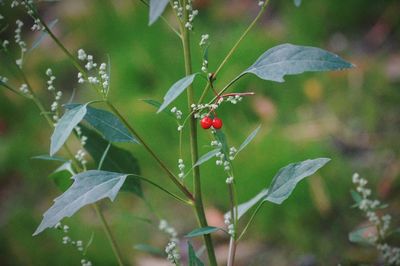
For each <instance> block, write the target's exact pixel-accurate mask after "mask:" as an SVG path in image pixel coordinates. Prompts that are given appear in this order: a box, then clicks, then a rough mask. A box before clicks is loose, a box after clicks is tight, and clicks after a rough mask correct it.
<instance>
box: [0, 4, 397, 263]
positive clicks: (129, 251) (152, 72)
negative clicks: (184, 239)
mask: <svg viewBox="0 0 400 266" xmlns="http://www.w3.org/2000/svg"><path fill="white" fill-rule="evenodd" d="M196 2H197V4H198V6H199V9H200V15H199V17H198V18H197V19H196V21H195V31H194V34H193V37H192V40H193V42H192V43H193V45H192V51H193V62H194V63H193V67H194V70H195V71H200V68H201V52H200V48H199V46H198V42H199V40H200V36H201V34H204V33H209V34H210V36H211V47H210V50H209V64H210V65H209V69H211V70H212V69H215V68H216V66H217V65H218V64H219V62H220V61H221V60H222V58H223V57H224V56H225V54H226V52H227V51H228V50H229V49H230V47H231V46H232V45H233V43H234V41H235V40H236V39H237V38H238V37H239V36H240V34H241V33H242V31H243V30H244V29H245V27H246V26H247V24H248V22H249V21H250V20H251V18H252V17H253V16H254V15H255V14H256V12H257V5H256V1H252V0H247V1H244V0H243V1H242V0H240V1H239V0H236V1H227V0H226V1H215V3H211V2H212V1H206V0H201V1H200V0H198V1H196ZM302 2H303V3H302V5H301V6H300V7H298V8H297V7H295V6H294V5H293V1H273V0H271V5H270V8H269V10H268V11H267V13H266V14H265V16H264V18H263V20H262V23H261V24H259V25H258V26H257V28H256V29H255V30H254V31H252V32H251V33H250V34H249V36H248V38H247V39H246V40H245V41H244V42H243V43H242V45H241V46H240V48H239V50H238V52H237V53H235V54H234V56H233V57H232V59H231V60H230V62H229V64H228V65H227V66H226V67H225V68H224V69H223V71H222V72H221V75H220V76H219V77H218V80H217V83H216V86H217V88H218V87H221V86H223V85H224V84H226V82H227V81H229V80H230V79H231V78H233V77H234V76H235V75H236V74H237V73H240V72H241V71H242V70H243V69H245V68H246V67H247V66H249V65H250V64H251V63H252V62H253V61H254V60H255V59H256V58H257V57H258V56H259V55H260V54H261V53H262V52H264V51H265V50H266V49H268V48H270V47H271V46H274V45H277V44H280V43H285V42H291V43H295V44H301V45H311V46H319V47H323V48H325V49H328V50H332V51H334V52H336V53H338V54H340V55H341V56H342V57H344V58H345V59H347V60H349V61H351V62H353V63H355V64H356V65H357V68H356V69H354V70H350V71H346V72H340V73H333V74H326V73H312V74H304V75H301V76H293V77H286V82H285V83H282V84H280V83H272V82H265V81H261V80H258V79H257V78H255V77H253V76H250V75H249V76H247V77H245V78H243V79H242V80H241V81H240V82H238V83H237V84H236V85H235V86H234V88H233V89H232V90H234V91H255V92H256V93H257V96H254V97H253V98H246V99H244V101H243V103H241V105H240V108H237V107H236V106H228V105H225V106H223V107H222V108H221V110H220V114H219V115H220V116H221V117H222V118H223V119H224V122H225V125H224V132H225V134H226V135H227V136H228V142H229V143H230V144H231V145H236V147H237V146H238V145H239V144H240V143H241V142H242V141H243V140H244V139H245V137H246V136H247V135H248V134H249V133H250V132H251V131H252V130H253V129H254V128H255V127H256V126H257V125H258V124H260V123H261V124H262V125H263V127H262V130H261V131H260V133H259V135H258V136H257V138H256V139H255V140H254V142H253V143H252V144H250V145H249V146H248V147H247V148H246V149H245V150H244V151H243V152H242V153H241V155H240V156H239V158H238V159H237V161H236V163H235V171H236V176H237V179H236V180H237V182H238V194H239V199H240V201H245V200H247V199H249V198H251V197H252V196H253V195H254V194H255V193H257V192H258V191H259V190H260V188H261V187H265V186H266V185H267V184H269V182H270V180H271V178H272V177H273V175H274V174H275V173H276V171H277V170H279V169H280V168H281V167H283V166H285V165H287V164H288V163H290V162H295V161H301V160H305V159H308V158H315V157H330V158H332V161H331V162H330V163H329V164H328V165H327V167H325V168H324V169H323V170H322V171H320V172H319V175H316V176H314V177H312V178H311V179H310V181H305V182H303V183H302V184H301V185H300V186H299V187H298V188H297V189H296V190H295V192H294V194H293V196H292V197H291V198H290V199H289V200H288V201H286V202H285V203H284V204H283V205H282V206H277V205H271V204H266V205H265V207H264V209H263V210H262V211H261V212H260V214H259V215H258V216H257V219H256V224H255V225H254V226H253V227H252V228H251V229H250V231H249V234H248V235H247V237H246V240H247V241H248V242H256V243H257V245H261V246H262V248H261V251H262V252H260V253H257V256H254V257H253V258H251V259H248V260H247V263H250V265H264V263H265V261H271V265H337V264H338V263H341V265H357V264H358V263H371V262H374V261H376V257H375V256H374V254H373V253H371V252H369V251H367V252H366V251H365V249H362V248H359V247H356V246H354V245H352V244H350V243H349V242H348V240H347V234H348V232H349V231H351V230H352V229H353V228H355V227H356V226H357V225H358V224H359V223H361V222H362V217H361V214H359V213H357V212H355V211H354V210H353V209H351V208H350V205H351V204H352V203H351V202H352V200H351V197H350V193H349V190H350V188H351V175H352V173H353V172H355V171H357V172H360V173H361V174H362V175H364V176H365V177H366V178H368V179H370V180H371V182H372V183H373V184H374V185H375V187H376V192H377V193H379V194H378V195H379V196H380V197H382V198H386V200H387V201H389V202H393V204H392V206H393V207H392V208H391V209H389V211H391V212H392V214H393V216H394V221H393V222H394V223H398V222H399V208H398V207H399V206H398V203H397V204H396V201H397V202H398V199H399V198H398V196H396V194H397V195H398V193H397V192H398V191H399V189H400V186H399V185H400V182H399V180H398V177H399V173H400V169H399V168H400V167H399V152H400V139H399V129H400V109H399V103H400V91H399V82H400V50H399V44H400V21H399V20H400V17H399V16H398V14H399V13H400V3H399V1H396V0H391V1H366V0H353V1H334V0H324V1H318V0H304V1H302ZM3 8H5V7H3V6H1V11H0V13H1V14H2V15H4V16H5V17H6V21H7V22H8V23H9V25H10V28H9V29H8V30H7V31H6V33H5V34H8V36H9V39H12V35H13V27H14V25H15V18H16V17H17V16H23V14H16V13H14V12H9V13H4V12H3ZM40 11H41V12H42V14H43V16H44V18H45V19H46V21H51V20H53V19H54V18H58V19H59V22H58V24H57V25H56V26H55V32H56V34H57V35H58V36H60V38H61V40H62V41H63V42H64V43H65V45H66V46H67V47H68V48H69V49H70V50H71V51H77V50H78V49H79V48H84V49H85V50H86V51H87V52H89V53H91V54H93V55H94V57H95V60H97V61H99V62H100V61H107V54H108V55H109V56H110V58H111V65H112V69H111V93H110V97H111V99H112V101H113V102H114V103H115V104H116V105H117V106H118V107H119V109H120V110H121V111H122V112H123V113H124V114H125V115H126V116H127V117H128V120H129V121H130V122H131V123H133V124H135V126H136V127H137V128H138V129H140V132H142V133H143V134H144V135H145V136H146V139H147V140H148V141H149V142H150V144H151V146H152V147H154V148H155V149H156V150H157V151H158V152H159V153H160V156H161V158H163V159H164V160H165V161H166V162H167V164H168V165H170V166H171V167H172V168H174V169H175V171H178V170H177V166H176V164H177V157H178V145H177V142H178V134H177V131H176V124H175V123H174V122H173V121H172V120H171V118H170V117H168V116H165V115H163V114H159V115H157V114H155V109H154V108H153V107H151V106H149V105H148V104H146V103H144V102H143V101H141V99H148V98H152V99H156V100H161V99H162V97H163V95H164V94H165V92H166V90H167V89H168V88H169V86H171V85H172V84H173V83H174V82H175V81H176V80H178V79H179V78H181V77H183V58H182V54H181V50H180V48H181V47H180V45H181V44H180V42H179V40H178V38H177V37H176V36H175V35H174V34H173V33H172V32H171V31H169V29H168V28H167V27H166V26H165V25H164V24H163V23H162V22H161V21H159V22H157V23H155V24H154V26H152V27H150V28H149V27H148V26H147V21H148V18H147V9H146V7H145V6H143V5H142V4H141V3H140V2H139V1H122V0H119V1H106V0H105V1H61V2H55V3H45V2H43V3H40ZM165 16H166V18H167V19H171V18H172V17H171V14H170V13H169V12H168V13H167V14H166V15H165ZM23 20H24V21H26V22H27V23H28V22H29V21H30V20H29V18H27V17H24V19H23ZM0 23H4V21H0ZM24 36H27V38H28V42H29V43H31V42H33V41H34V39H35V36H33V35H30V33H27V34H25V35H24ZM26 60H27V65H26V68H25V70H26V71H27V73H28V75H29V77H30V79H31V83H32V84H33V86H34V87H35V88H36V89H37V91H38V93H39V94H40V96H41V98H42V99H44V101H45V102H47V103H48V105H50V102H51V99H50V98H51V97H49V95H48V94H47V92H46V90H45V79H46V76H45V74H44V72H45V70H46V69H47V68H48V67H50V66H51V67H52V68H53V72H54V73H55V74H56V76H57V80H56V85H57V87H58V88H60V89H62V90H63V91H64V93H65V95H66V96H65V97H64V100H65V101H67V100H68V99H69V96H70V95H71V94H72V91H73V88H78V90H77V96H76V99H75V101H78V102H83V101H85V100H87V99H91V97H94V95H93V94H92V93H91V92H90V91H89V90H88V89H87V88H85V87H84V86H83V87H79V86H78V85H77V82H76V81H77V78H76V74H77V73H76V71H75V69H74V68H73V66H72V65H71V64H70V63H69V61H68V60H67V58H66V57H65V56H64V54H62V52H61V51H60V50H59V49H58V48H57V47H56V46H55V45H54V44H53V43H51V42H50V40H49V39H47V40H46V41H44V42H43V43H42V44H41V46H40V47H39V48H37V49H36V50H35V51H34V52H33V53H30V54H29V55H28V56H27V58H26ZM0 70H1V74H2V75H3V74H5V75H7V76H10V75H11V74H10V73H11V72H12V68H11V67H10V66H9V64H7V61H5V60H3V58H2V59H1V61H0ZM203 83H204V82H203V81H202V80H200V79H199V81H196V83H195V87H196V88H198V89H197V90H196V93H197V94H198V95H199V94H200V93H201V88H202V86H203ZM15 84H19V83H18V82H16V83H15ZM0 95H1V96H0V183H1V186H0V200H1V202H2V204H1V205H0V261H1V264H2V265H77V264H79V261H80V255H79V253H78V252H76V250H74V249H73V248H72V247H70V246H65V245H63V244H62V243H61V242H62V241H61V238H62V234H61V233H60V232H59V231H57V230H47V231H46V232H44V233H43V234H41V235H40V236H38V237H35V238H33V237H32V236H31V234H32V233H33V231H34V229H35V228H36V226H37V225H38V224H39V222H40V219H41V215H42V213H43V212H44V211H45V210H46V209H47V208H48V207H49V206H50V204H51V202H52V199H53V198H55V197H56V196H57V195H58V194H59V193H60V192H59V191H58V190H57V188H56V186H55V184H53V183H52V182H50V180H49V179H48V178H46V177H47V175H48V174H49V173H51V172H52V171H53V170H54V169H55V168H57V164H56V163H54V162H43V161H37V160H31V159H30V158H31V157H33V156H36V155H39V154H45V153H47V152H48V148H49V140H48V138H49V136H50V134H51V131H50V130H49V129H48V128H47V125H46V123H45V121H44V119H42V118H41V117H40V115H39V112H38V111H37V110H36V107H35V106H34V105H33V104H32V103H30V102H28V101H26V100H25V99H22V98H19V97H17V96H15V95H12V94H10V93H8V92H6V91H1V94H0ZM210 97H211V95H210ZM185 100H186V98H185V97H180V98H179V101H177V106H178V107H179V108H181V109H182V110H186V108H185V107H186V105H185ZM260 121H261V122H260ZM186 137H187V136H186ZM199 138H200V153H201V154H204V153H205V152H206V151H207V150H208V146H207V145H209V141H210V139H211V137H210V135H209V133H207V132H204V131H200V132H199ZM188 148H189V147H188V146H184V151H185V154H184V156H185V158H184V159H186V161H187V162H189V158H190V155H189V151H188ZM129 149H130V150H131V151H132V152H133V154H134V155H135V156H136V157H137V158H138V159H139V162H140V164H141V169H142V172H143V175H144V176H146V177H148V178H151V179H152V180H157V181H158V182H160V183H161V184H163V185H164V186H165V187H169V188H171V190H173V189H174V188H173V187H172V186H171V184H170V183H169V182H168V180H167V179H166V178H165V176H164V174H163V173H162V172H161V171H160V170H159V168H158V167H154V165H155V163H154V161H153V159H152V158H150V157H149V156H148V154H146V153H145V151H144V150H143V149H141V148H140V146H138V145H136V146H133V145H131V146H129ZM201 170H202V175H203V179H202V182H203V191H204V193H205V197H204V198H205V200H206V203H207V205H209V206H210V205H211V204H212V206H213V208H214V209H210V210H209V213H210V214H213V220H216V221H219V220H221V219H222V217H221V215H222V213H223V212H224V211H226V209H227V204H228V201H227V197H228V194H227V191H226V184H225V179H224V175H223V173H222V172H221V170H220V169H215V167H213V165H212V163H211V162H210V163H207V164H204V166H203V167H202V169H201ZM187 182H188V183H189V184H190V183H191V179H190V177H188V180H187ZM144 186H145V193H146V195H147V200H148V201H149V202H151V204H152V206H154V207H155V209H156V210H157V212H158V213H159V215H162V216H165V217H166V218H167V219H168V220H169V221H170V223H171V224H172V225H174V226H176V227H177V228H178V230H179V232H180V233H181V234H182V235H183V234H185V233H187V232H189V231H191V230H192V229H193V228H194V227H195V226H196V223H195V218H194V217H193V216H192V210H191V209H189V208H186V207H177V206H176V202H171V201H170V200H168V198H167V196H165V195H163V194H160V192H159V191H155V190H153V189H149V187H146V185H144ZM104 208H105V209H106V215H107V217H108V218H109V221H110V224H111V226H112V228H113V230H114V231H115V234H116V237H117V239H118V240H119V241H120V242H121V244H122V245H121V246H122V247H123V250H124V253H125V254H126V255H127V257H128V258H129V259H130V260H131V261H132V263H133V262H134V261H135V260H137V258H138V257H139V255H142V254H141V253H139V252H137V251H135V250H134V249H133V248H132V247H133V246H134V245H135V244H138V243H150V244H153V245H155V246H158V247H161V248H162V247H163V246H164V245H165V244H166V239H164V238H163V237H162V236H160V235H159V232H157V230H156V227H154V226H152V225H149V224H148V223H145V222H143V221H142V220H141V219H136V218H135V217H136V216H140V217H150V218H154V217H152V216H151V215H150V214H149V212H148V210H147V207H146V204H144V203H143V201H141V200H140V199H139V198H137V197H135V196H132V195H130V194H125V193H122V194H121V195H119V197H118V198H117V200H116V202H115V203H113V204H110V203H109V202H108V201H105V202H104ZM215 209H217V210H218V212H215ZM212 210H214V211H212ZM182 213H184V217H183V215H182ZM187 217H192V218H190V219H189V221H188V219H187ZM181 218H183V219H181ZM154 221H156V220H155V219H154ZM66 223H67V224H68V225H69V226H70V227H71V233H70V234H71V236H72V237H73V238H74V239H81V240H83V241H87V240H88V239H89V238H90V236H91V234H92V232H94V243H93V245H92V246H91V247H90V248H89V251H88V257H89V259H90V260H91V261H92V262H93V264H94V265H114V264H115V260H114V258H113V255H112V252H111V249H110V247H109V245H108V242H107V241H106V238H105V236H104V234H103V232H102V230H101V226H100V224H99V222H98V221H97V218H96V216H95V215H94V213H93V211H92V210H91V209H90V208H86V209H85V210H83V211H80V212H79V215H77V216H75V217H73V218H71V219H67V221H66ZM222 240H223V239H221V237H217V240H216V241H217V242H218V243H220V244H222V243H223V241H222ZM245 245H246V244H245V243H243V246H245ZM239 249H240V247H239ZM302 263H303V264H302ZM307 263H308V264H307ZM243 265H249V264H243Z"/></svg>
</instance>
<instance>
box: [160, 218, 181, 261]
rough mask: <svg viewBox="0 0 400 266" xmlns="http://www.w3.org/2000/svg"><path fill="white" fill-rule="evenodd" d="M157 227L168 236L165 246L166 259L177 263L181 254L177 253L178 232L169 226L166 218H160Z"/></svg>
mask: <svg viewBox="0 0 400 266" xmlns="http://www.w3.org/2000/svg"><path fill="white" fill-rule="evenodd" d="M158 229H159V230H160V231H162V232H163V233H165V234H167V235H168V236H169V242H168V244H167V246H166V247H165V253H167V259H168V260H169V261H170V262H171V263H172V264H174V265H178V264H179V260H180V259H181V255H180V253H179V239H178V233H177V232H176V230H175V228H173V227H172V226H170V225H169V224H168V222H167V221H166V220H160V223H159V225H158Z"/></svg>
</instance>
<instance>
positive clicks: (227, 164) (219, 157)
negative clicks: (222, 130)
mask: <svg viewBox="0 0 400 266" xmlns="http://www.w3.org/2000/svg"><path fill="white" fill-rule="evenodd" d="M211 146H212V147H218V148H222V143H221V142H219V141H217V140H213V141H211ZM235 153H236V148H235V147H232V148H230V149H229V160H233V159H234V154H235ZM215 157H216V158H217V160H216V161H215V164H216V165H221V166H223V167H224V170H225V171H230V170H231V163H230V162H229V161H228V160H227V159H226V158H225V154H224V153H223V152H222V151H219V152H217V154H215ZM229 180H230V179H229ZM232 181H233V178H232ZM226 182H227V183H228V179H227V180H226ZM228 184H229V183H228Z"/></svg>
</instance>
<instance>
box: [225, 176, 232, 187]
mask: <svg viewBox="0 0 400 266" xmlns="http://www.w3.org/2000/svg"><path fill="white" fill-rule="evenodd" d="M225 182H226V183H227V184H228V185H230V184H233V176H229V177H227V178H226V181H225Z"/></svg>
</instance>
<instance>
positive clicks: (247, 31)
mask: <svg viewBox="0 0 400 266" xmlns="http://www.w3.org/2000/svg"><path fill="white" fill-rule="evenodd" d="M268 2H269V0H266V1H265V2H263V1H260V2H259V5H260V7H261V8H260V11H259V12H258V14H257V16H256V17H255V18H254V20H253V21H252V22H251V23H250V25H249V26H248V27H247V29H246V30H245V31H244V32H243V34H242V35H241V36H240V37H239V39H238V40H237V41H236V43H235V44H234V45H233V47H232V48H231V50H230V51H229V52H228V54H227V55H226V56H225V58H224V59H223V60H222V62H221V64H220V65H219V66H218V68H217V70H216V71H215V72H214V73H213V78H214V79H215V78H216V77H217V75H218V73H219V72H220V71H221V69H222V68H223V67H224V66H225V64H226V62H228V60H229V59H230V58H231V57H232V55H233V53H234V52H235V51H236V50H237V48H238V47H239V45H240V43H241V42H242V41H243V39H244V38H245V37H246V36H247V34H248V33H249V32H250V30H251V29H252V28H253V27H254V25H255V24H256V23H257V22H258V20H259V19H260V18H261V16H262V14H263V13H264V11H265V9H266V8H267V5H268ZM239 78H240V76H239V77H237V78H235V79H234V80H233V81H231V82H230V84H229V86H230V85H232V84H233V83H234V82H236V81H237V80H238V79H239ZM229 86H227V87H229ZM210 87H211V84H210V82H209V83H207V85H206V86H205V88H204V90H203V93H202V94H201V96H200V99H199V101H198V102H199V103H201V102H203V100H204V98H205V97H206V95H207V93H208V91H209V90H210ZM221 94H222V93H221Z"/></svg>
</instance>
